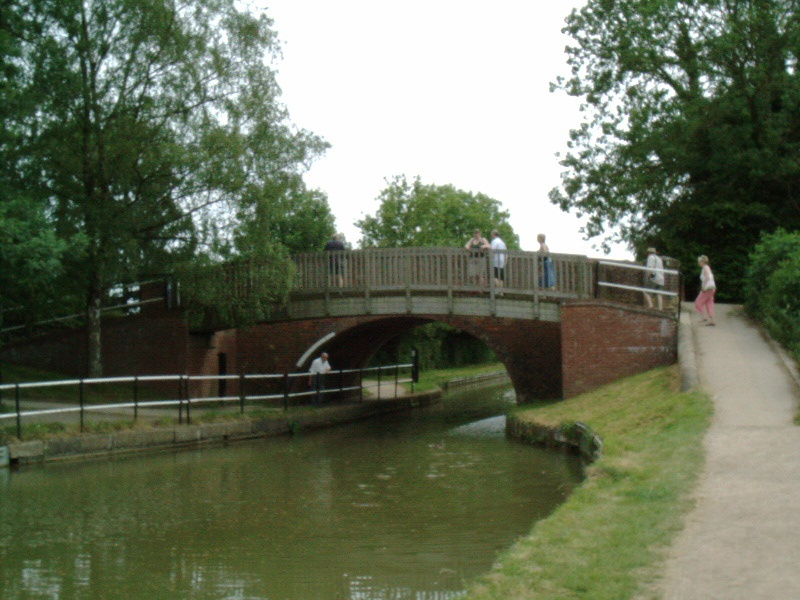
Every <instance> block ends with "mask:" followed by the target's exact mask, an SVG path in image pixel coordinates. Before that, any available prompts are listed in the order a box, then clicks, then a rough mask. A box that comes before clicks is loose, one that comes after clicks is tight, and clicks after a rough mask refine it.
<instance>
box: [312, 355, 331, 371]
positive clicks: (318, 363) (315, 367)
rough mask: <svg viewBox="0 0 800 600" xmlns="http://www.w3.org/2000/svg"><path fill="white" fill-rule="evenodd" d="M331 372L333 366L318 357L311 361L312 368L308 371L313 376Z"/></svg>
mask: <svg viewBox="0 0 800 600" xmlns="http://www.w3.org/2000/svg"><path fill="white" fill-rule="evenodd" d="M330 370H331V365H330V363H329V362H328V361H327V360H322V357H321V356H318V357H317V358H315V359H314V360H313V361H311V368H310V369H309V370H308V372H309V373H311V374H312V375H321V374H324V373H327V372H329V371H330Z"/></svg>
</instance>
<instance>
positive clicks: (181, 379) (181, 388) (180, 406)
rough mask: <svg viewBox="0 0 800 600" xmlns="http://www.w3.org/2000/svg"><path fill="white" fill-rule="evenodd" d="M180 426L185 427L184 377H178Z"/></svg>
mask: <svg viewBox="0 0 800 600" xmlns="http://www.w3.org/2000/svg"><path fill="white" fill-rule="evenodd" d="M178 425H183V375H178Z"/></svg>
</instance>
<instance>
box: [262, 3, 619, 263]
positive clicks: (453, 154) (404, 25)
mask: <svg viewBox="0 0 800 600" xmlns="http://www.w3.org/2000/svg"><path fill="white" fill-rule="evenodd" d="M257 2H258V3H263V5H265V6H266V7H267V13H268V15H269V16H270V17H271V18H272V19H273V20H274V28H275V30H276V31H277V32H278V36H279V38H280V39H281V41H282V46H283V60H281V61H280V62H279V63H278V64H277V69H278V81H279V83H280V85H281V87H282V89H283V101H284V102H285V104H286V106H287V107H288V109H289V113H290V117H291V120H292V121H293V122H294V123H295V124H296V125H298V126H299V127H302V128H304V129H308V130H310V131H312V132H314V133H315V134H318V135H320V136H322V137H324V138H325V139H326V140H327V141H328V142H329V143H330V144H331V145H332V147H331V148H330V149H329V150H328V152H327V153H326V154H325V156H324V157H323V158H321V159H319V160H318V161H317V162H316V163H315V165H314V166H313V168H312V169H311V171H310V172H309V173H308V174H307V176H306V182H307V183H308V185H309V186H311V187H314V188H319V189H321V190H322V191H324V192H325V193H326V194H327V195H328V199H329V202H330V205H331V209H332V211H333V214H334V216H335V217H336V224H337V228H338V229H339V230H340V231H342V232H343V233H344V234H345V236H346V237H347V240H348V241H349V242H352V243H353V244H354V246H355V245H357V243H358V241H359V239H360V230H359V229H358V228H357V227H355V225H354V223H355V221H357V220H358V219H360V218H362V217H363V216H365V215H367V214H375V212H376V210H377V208H378V202H377V200H376V198H377V196H378V194H379V193H380V191H381V190H382V189H383V188H385V187H386V180H387V179H391V178H392V177H393V176H395V175H401V174H404V175H406V176H407V177H408V178H409V180H411V179H413V178H414V177H415V176H417V175H419V176H420V177H421V179H422V181H423V183H426V184H435V185H447V184H452V185H454V186H455V187H456V188H459V189H463V190H467V191H471V192H475V193H478V192H482V193H484V194H486V195H488V196H490V197H492V198H494V199H496V200H498V201H499V202H500V203H501V204H502V205H503V208H504V209H506V210H508V211H509V212H510V214H511V218H510V222H511V225H512V226H513V227H514V230H515V231H516V232H517V233H518V234H519V236H520V242H521V245H522V248H523V249H525V250H535V249H536V248H537V247H538V246H537V244H536V234H537V233H539V232H544V233H546V234H547V237H548V243H549V246H550V249H551V251H553V252H566V253H575V254H589V255H590V256H598V255H600V252H599V251H598V250H595V249H594V248H593V244H594V243H597V242H598V241H599V240H595V242H587V241H584V240H582V236H581V234H580V233H579V232H578V230H579V228H580V226H581V224H582V223H581V221H580V220H579V219H577V218H576V217H575V216H574V215H571V214H565V213H563V212H562V211H561V210H560V209H558V208H557V207H555V206H554V205H552V204H550V201H549V200H548V198H547V193H548V191H549V190H550V189H551V188H552V187H554V186H556V185H558V183H559V175H560V172H561V167H560V166H559V165H558V159H557V158H556V156H555V154H556V153H557V152H563V151H564V150H565V148H566V142H567V139H568V132H569V129H570V128H575V127H577V126H578V124H579V123H580V113H579V112H578V104H577V102H576V101H575V100H573V99H571V98H569V97H567V96H566V95H564V94H561V93H555V94H554V93H550V91H549V84H550V82H551V81H554V80H555V79H556V77H557V76H559V75H566V74H567V66H566V63H565V55H564V52H563V50H564V47H565V45H566V44H567V41H568V40H567V39H566V38H565V37H564V36H563V35H562V34H561V29H562V28H563V26H564V18H565V17H566V16H567V14H568V13H569V11H570V10H571V9H572V8H573V7H574V6H578V5H580V4H582V3H583V0H557V1H555V2H541V3H540V2H532V1H525V0H488V1H484V0H403V1H402V2H401V1H394V0H391V1H389V0H336V1H331V0H257ZM465 241H466V240H465ZM611 256H612V257H614V258H631V255H630V253H629V252H628V251H627V250H626V249H625V248H616V249H615V250H614V251H613V252H612V254H611Z"/></svg>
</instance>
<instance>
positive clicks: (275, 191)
mask: <svg viewBox="0 0 800 600" xmlns="http://www.w3.org/2000/svg"><path fill="white" fill-rule="evenodd" d="M239 6H240V5H239V3H237V2H235V0H192V1H191V2H186V1H183V0H177V1H175V0H35V1H33V2H28V3H18V2H10V3H8V2H6V3H2V5H0V50H5V51H6V52H5V54H4V55H3V56H4V58H2V59H0V60H1V61H2V62H0V68H2V75H3V77H2V78H0V86H2V87H0V95H1V96H0V99H2V100H3V101H4V105H3V106H4V107H5V108H2V107H0V111H2V116H3V125H2V129H1V130H0V164H2V167H0V177H2V178H3V180H2V183H7V184H8V186H7V187H6V188H5V189H7V190H12V191H13V195H4V196H3V197H2V199H1V201H2V203H3V207H2V210H0V232H6V234H5V235H8V234H7V232H8V231H11V230H12V225H13V223H10V222H9V220H8V218H7V215H9V214H12V213H14V214H16V215H19V214H22V213H21V210H20V209H19V208H16V209H14V208H13V207H12V205H11V204H9V203H10V202H12V201H13V202H16V203H17V205H18V204H19V203H22V204H24V205H26V207H27V208H26V211H25V214H27V216H28V217H30V219H28V223H29V224H31V223H35V222H36V219H39V220H42V219H44V220H45V221H46V222H47V223H49V224H50V225H51V227H49V228H48V227H44V228H43V229H42V235H41V236H40V239H39V240H38V242H37V243H38V246H37V247H38V248H39V249H41V250H42V251H44V250H47V251H48V253H49V254H48V255H47V256H45V255H44V254H42V255H41V259H40V260H39V261H38V264H39V265H44V264H46V261H47V260H58V259H60V257H62V256H63V257H65V259H64V260H63V261H61V265H62V269H63V271H64V273H65V275H66V277H65V278H64V279H63V281H62V288H61V289H60V295H61V297H62V298H65V299H66V298H69V297H73V298H75V299H76V300H75V301H76V302H77V303H79V304H81V305H83V306H88V311H87V314H88V315H89V317H90V318H89V323H90V329H91V331H93V335H91V336H90V343H89V349H90V356H91V357H92V358H91V361H92V362H91V365H90V373H91V374H93V375H96V374H99V371H100V363H99V348H100V343H99V331H100V330H99V307H100V305H101V303H102V299H103V296H104V294H105V292H106V290H107V289H108V288H109V286H111V285H112V284H113V283H116V282H119V281H123V280H129V279H132V278H136V277H138V276H140V275H141V274H142V273H148V272H149V273H152V272H163V271H165V270H169V269H170V265H173V264H175V263H177V262H181V261H183V260H186V259H188V258H192V257H195V256H197V255H198V254H205V255H207V256H211V257H213V256H215V253H217V255H218V258H219V257H223V258H224V257H225V256H226V255H230V253H234V254H235V253H244V254H248V253H249V254H253V253H254V252H255V248H256V247H257V246H258V244H259V243H260V242H261V240H260V239H259V236H262V235H265V234H268V235H269V241H270V242H271V243H283V242H286V243H287V244H288V245H289V246H291V247H292V248H293V249H296V248H303V249H305V248H306V247H309V246H311V245H319V244H321V243H322V242H323V241H324V239H326V238H327V236H328V235H329V234H330V232H331V231H332V230H333V223H332V217H331V215H330V210H329V209H328V208H327V199H326V198H325V197H324V196H323V195H321V194H319V193H317V192H313V191H310V190H307V189H306V188H305V186H304V185H303V183H302V179H301V174H302V172H303V171H304V170H305V169H306V168H307V167H308V166H309V165H310V162H311V161H312V160H313V159H314V158H315V157H316V156H318V155H319V154H320V153H322V152H323V151H324V149H325V148H326V147H327V144H326V143H325V142H324V141H323V140H321V139H320V138H318V137H317V136H315V135H313V134H311V133H309V132H307V131H304V130H301V129H298V128H296V127H294V126H293V125H292V124H291V123H290V122H289V121H288V114H287V111H286V109H285V107H284V106H283V105H282V104H281V103H280V102H279V95H280V89H279V87H278V85H277V83H276V81H275V72H274V70H273V68H272V67H271V61H272V60H274V59H275V58H276V57H277V54H278V50H279V48H278V43H277V40H276V35H275V32H274V31H273V29H272V22H271V21H270V19H269V18H267V16H266V14H265V13H263V12H261V13H256V12H251V11H250V10H245V9H241V8H239ZM15 206H16V205H15ZM287 207H295V208H296V215H299V217H301V218H302V219H304V222H306V223H307V224H308V231H304V235H305V238H304V237H303V236H301V235H297V233H296V230H293V229H292V228H291V227H287V226H286V221H287V220H291V218H292V216H291V214H290V213H288V212H285V211H286V209H287ZM26 218H27V217H26ZM312 225H313V228H312ZM17 230H19V228H17ZM53 233H54V235H52V234H53ZM317 237H319V239H315V238H317ZM51 238H52V239H51ZM281 238H282V239H281ZM56 240H57V241H58V243H55V241H56ZM31 243H33V242H31ZM221 251H222V252H221ZM270 255H271V256H279V255H280V253H271V254H270ZM0 260H2V261H3V264H5V263H6V262H8V261H11V260H14V257H8V256H6V255H3V256H0ZM34 267H36V264H31V265H29V268H34Z"/></svg>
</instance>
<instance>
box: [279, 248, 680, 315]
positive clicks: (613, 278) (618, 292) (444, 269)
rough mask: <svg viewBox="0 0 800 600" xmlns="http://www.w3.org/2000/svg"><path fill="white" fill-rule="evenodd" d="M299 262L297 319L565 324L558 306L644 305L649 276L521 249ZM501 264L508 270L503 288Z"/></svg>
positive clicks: (320, 257)
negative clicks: (449, 318) (464, 318)
mask: <svg viewBox="0 0 800 600" xmlns="http://www.w3.org/2000/svg"><path fill="white" fill-rule="evenodd" d="M293 260H294V262H295V265H296V275H295V280H294V285H293V289H292V293H291V295H290V300H289V305H288V314H289V316H290V317H292V318H310V317H313V316H337V315H339V316H344V315H357V314H403V313H408V314H474V315H481V316H484V315H486V316H488V315H492V316H508V317H514V318H533V319H540V318H545V319H548V320H558V310H557V306H558V305H559V304H561V303H563V302H564V301H566V300H570V301H576V300H592V299H598V298H601V299H604V300H611V301H616V302H620V303H625V304H639V305H641V304H642V299H643V295H642V291H643V290H644V288H643V287H641V286H642V281H643V277H644V275H645V274H644V273H643V272H642V270H643V269H644V267H642V266H641V265H638V264H636V263H625V262H617V263H614V262H609V261H600V260H596V259H590V258H588V257H586V256H582V255H571V254H547V255H544V254H541V253H538V252H525V251H520V250H510V251H503V252H494V251H492V250H487V251H482V252H477V253H476V252H473V251H468V250H464V249H457V248H381V249H364V250H352V251H335V252H318V253H309V254H300V255H295V256H294V257H293ZM496 264H503V265H504V267H503V282H502V285H501V284H500V282H499V281H498V279H497V278H496V277H495V275H496V273H495V267H494V265H496ZM675 273H677V272H675ZM667 283H668V285H667V286H666V287H667V291H665V292H663V293H665V294H667V295H669V296H670V297H674V298H676V299H677V297H678V290H679V287H680V279H679V277H677V276H671V275H670V276H668V277H667ZM674 305H675V306H677V302H674ZM667 306H668V307H669V306H670V305H669V304H668V305H667Z"/></svg>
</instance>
